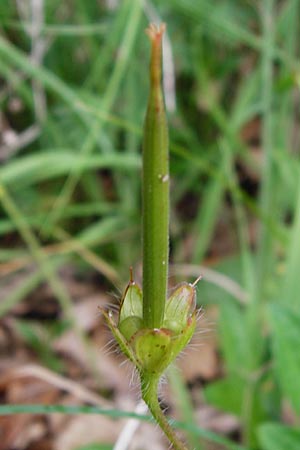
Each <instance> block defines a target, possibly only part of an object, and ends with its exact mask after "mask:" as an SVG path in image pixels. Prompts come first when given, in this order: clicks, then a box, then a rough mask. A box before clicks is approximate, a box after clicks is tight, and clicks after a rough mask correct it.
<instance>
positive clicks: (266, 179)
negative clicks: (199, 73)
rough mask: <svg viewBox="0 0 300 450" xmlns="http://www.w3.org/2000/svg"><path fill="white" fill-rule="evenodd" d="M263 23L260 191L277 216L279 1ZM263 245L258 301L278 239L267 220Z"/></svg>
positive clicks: (266, 7) (270, 3)
mask: <svg viewBox="0 0 300 450" xmlns="http://www.w3.org/2000/svg"><path fill="white" fill-rule="evenodd" d="M261 22H262V30H263V43H264V45H263V51H262V61H261V77H262V79H261V83H262V85H261V88H262V94H261V95H262V102H263V105H264V107H263V117H262V147H263V161H262V174H261V175H262V177H261V185H260V193H259V204H260V208H261V210H262V211H264V212H265V214H266V215H267V217H270V218H271V217H274V212H275V211H276V204H275V192H276V189H277V188H278V187H277V186H276V185H275V183H274V159H273V146H274V138H273V128H274V117H273V95H274V93H273V78H274V76H273V58H274V54H273V45H274V39H275V27H274V22H275V2H274V0H265V2H264V4H263V5H262V8H261ZM258 245H259V248H258V261H257V295H256V297H257V301H258V302H261V301H262V298H263V297H265V290H264V289H265V283H266V281H267V278H268V277H269V276H270V274H271V272H272V269H273V262H274V240H273V235H272V233H270V232H269V229H268V227H267V226H266V225H265V223H261V227H260V233H259V244H258Z"/></svg>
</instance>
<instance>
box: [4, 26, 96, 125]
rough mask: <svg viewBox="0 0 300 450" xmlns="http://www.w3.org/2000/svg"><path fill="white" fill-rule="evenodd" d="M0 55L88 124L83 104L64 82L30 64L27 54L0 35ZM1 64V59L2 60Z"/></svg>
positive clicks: (44, 69)
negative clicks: (59, 99)
mask: <svg viewBox="0 0 300 450" xmlns="http://www.w3.org/2000/svg"><path fill="white" fill-rule="evenodd" d="M0 56H1V57H2V58H3V60H4V62H5V61H6V62H7V61H9V62H10V63H11V64H13V65H14V66H16V67H18V68H19V69H21V70H22V71H24V73H26V74H27V75H29V76H30V77H32V78H34V79H36V80H38V81H40V82H41V83H42V84H43V85H44V86H45V87H46V88H47V89H49V90H50V91H52V92H54V93H55V94H56V95H58V96H59V97H61V98H62V99H63V100H64V101H65V102H66V104H67V105H68V106H69V107H70V108H71V110H72V111H74V112H76V113H77V114H78V116H79V117H80V119H81V120H82V121H83V123H85V124H86V125H89V121H88V119H89V117H88V114H87V110H86V108H85V105H84V104H83V103H82V102H81V101H80V99H79V97H78V95H77V94H76V92H74V91H73V90H72V89H71V88H70V87H68V85H67V84H66V83H64V82H63V81H62V80H61V79H60V78H58V77H57V76H56V75H55V74H54V73H53V72H50V71H49V70H47V69H46V68H44V67H41V66H37V65H35V64H31V63H30V61H29V59H28V57H27V55H26V54H24V53H23V52H22V51H20V50H19V49H18V48H16V47H15V46H14V45H12V44H11V43H10V42H9V41H8V40H6V39H5V38H3V37H2V36H1V35H0ZM2 64H3V61H2Z"/></svg>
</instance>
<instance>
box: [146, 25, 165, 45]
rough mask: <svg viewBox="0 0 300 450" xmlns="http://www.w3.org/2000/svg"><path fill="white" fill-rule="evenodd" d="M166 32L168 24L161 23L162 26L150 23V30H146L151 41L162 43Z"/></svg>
mask: <svg viewBox="0 0 300 450" xmlns="http://www.w3.org/2000/svg"><path fill="white" fill-rule="evenodd" d="M165 30H166V24H165V23H161V24H160V25H156V24H154V23H150V25H149V26H148V28H146V30H145V33H146V34H147V35H148V36H149V38H150V39H151V41H152V42H153V41H156V42H157V41H158V42H160V41H161V38H162V36H163V34H164V32H165Z"/></svg>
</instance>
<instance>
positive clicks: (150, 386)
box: [141, 374, 188, 450]
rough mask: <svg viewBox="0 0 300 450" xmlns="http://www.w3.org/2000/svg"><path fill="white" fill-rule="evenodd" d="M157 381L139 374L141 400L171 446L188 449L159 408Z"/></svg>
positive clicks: (182, 449)
mask: <svg viewBox="0 0 300 450" xmlns="http://www.w3.org/2000/svg"><path fill="white" fill-rule="evenodd" d="M158 382H159V378H156V377H147V376H144V375H142V374H141V390H142V397H143V400H144V402H145V403H146V404H147V406H148V408H149V410H150V412H151V414H152V415H153V417H154V419H155V420H156V422H157V423H158V425H159V426H160V428H161V429H162V431H163V432H164V433H165V435H166V436H167V438H168V439H169V441H170V442H171V444H172V446H173V448H174V449H175V450H188V449H187V447H186V446H185V445H184V443H183V442H181V440H180V439H179V438H178V436H177V435H176V433H175V431H174V430H173V428H172V427H171V426H170V424H169V422H168V421H167V419H166V417H165V416H164V414H163V412H162V410H161V408H160V405H159V402H158V399H157V388H158Z"/></svg>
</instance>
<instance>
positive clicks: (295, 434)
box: [258, 423, 300, 450]
mask: <svg viewBox="0 0 300 450" xmlns="http://www.w3.org/2000/svg"><path fill="white" fill-rule="evenodd" d="M258 439H259V442H260V444H261V446H262V450H299V448H300V429H299V428H292V427H287V426H284V425H279V424H277V423H266V424H264V425H262V426H260V427H259V430H258Z"/></svg>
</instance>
